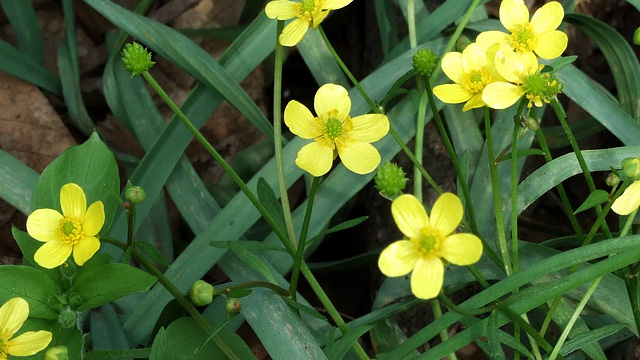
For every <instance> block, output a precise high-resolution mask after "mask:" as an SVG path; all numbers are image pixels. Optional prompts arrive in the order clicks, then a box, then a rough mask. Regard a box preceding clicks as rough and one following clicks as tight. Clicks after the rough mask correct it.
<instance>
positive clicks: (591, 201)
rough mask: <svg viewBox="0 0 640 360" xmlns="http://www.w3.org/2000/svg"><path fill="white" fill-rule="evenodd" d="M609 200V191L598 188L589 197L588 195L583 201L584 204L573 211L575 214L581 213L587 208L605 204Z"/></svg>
mask: <svg viewBox="0 0 640 360" xmlns="http://www.w3.org/2000/svg"><path fill="white" fill-rule="evenodd" d="M607 201H609V193H608V192H606V191H604V190H596V191H594V192H592V193H591V194H589V197H587V199H586V200H585V201H584V202H583V203H582V205H580V207H579V208H578V209H576V211H574V212H573V213H574V214H578V213H581V212H583V211H585V210H587V209H591V208H592V207H594V206H596V205H600V204H604V203H606V202H607Z"/></svg>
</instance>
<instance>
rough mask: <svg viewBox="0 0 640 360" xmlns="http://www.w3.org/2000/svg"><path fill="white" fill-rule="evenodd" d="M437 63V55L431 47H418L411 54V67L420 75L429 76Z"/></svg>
mask: <svg viewBox="0 0 640 360" xmlns="http://www.w3.org/2000/svg"><path fill="white" fill-rule="evenodd" d="M437 65H438V56H437V55H436V54H434V53H433V51H431V49H419V50H418V52H416V54H415V55H413V68H414V69H416V70H417V71H418V73H419V74H421V75H424V76H431V74H432V73H433V70H435V68H436V66H437Z"/></svg>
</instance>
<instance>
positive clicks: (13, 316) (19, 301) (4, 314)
mask: <svg viewBox="0 0 640 360" xmlns="http://www.w3.org/2000/svg"><path fill="white" fill-rule="evenodd" d="M28 317H29V303H27V301H26V300H25V299H23V298H19V297H16V298H13V299H10V300H9V301H7V302H6V303H4V305H2V307H0V334H3V333H5V332H6V334H7V335H6V336H7V337H8V338H11V337H12V336H13V334H15V333H16V332H17V331H18V330H19V329H20V327H21V326H22V324H24V322H25V320H27V318H28Z"/></svg>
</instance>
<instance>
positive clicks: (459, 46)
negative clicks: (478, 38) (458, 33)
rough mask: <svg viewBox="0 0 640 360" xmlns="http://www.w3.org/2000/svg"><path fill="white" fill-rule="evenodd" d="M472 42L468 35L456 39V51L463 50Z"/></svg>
mask: <svg viewBox="0 0 640 360" xmlns="http://www.w3.org/2000/svg"><path fill="white" fill-rule="evenodd" d="M470 44H471V40H469V38H468V37H466V36H462V37H460V38H459V39H458V40H457V41H456V51H459V52H462V50H464V49H466V48H467V46H469V45H470Z"/></svg>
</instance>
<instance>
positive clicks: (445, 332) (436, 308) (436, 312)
mask: <svg viewBox="0 0 640 360" xmlns="http://www.w3.org/2000/svg"><path fill="white" fill-rule="evenodd" d="M431 310H432V311H433V316H434V317H435V318H436V319H438V318H439V317H441V316H442V307H440V301H438V299H433V300H431ZM440 340H442V342H445V341H447V340H449V329H447V328H446V327H445V328H444V329H442V330H440ZM449 359H451V360H457V357H456V353H455V351H454V352H451V353H450V354H449Z"/></svg>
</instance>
